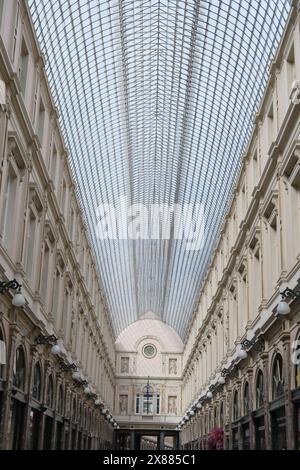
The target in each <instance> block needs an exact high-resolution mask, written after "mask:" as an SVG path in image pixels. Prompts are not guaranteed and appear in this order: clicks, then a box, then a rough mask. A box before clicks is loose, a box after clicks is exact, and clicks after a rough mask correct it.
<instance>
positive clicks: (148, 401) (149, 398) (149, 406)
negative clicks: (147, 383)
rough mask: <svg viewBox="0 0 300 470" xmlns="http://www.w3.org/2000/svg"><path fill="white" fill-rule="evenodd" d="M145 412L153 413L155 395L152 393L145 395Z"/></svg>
mask: <svg viewBox="0 0 300 470" xmlns="http://www.w3.org/2000/svg"><path fill="white" fill-rule="evenodd" d="M143 414H145V415H148V414H149V415H152V414H153V395H151V394H144V395H143Z"/></svg>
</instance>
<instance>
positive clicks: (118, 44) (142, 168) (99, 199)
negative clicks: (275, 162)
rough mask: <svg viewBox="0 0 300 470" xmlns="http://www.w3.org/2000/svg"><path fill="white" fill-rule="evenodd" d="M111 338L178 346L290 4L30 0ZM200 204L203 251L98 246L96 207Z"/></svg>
mask: <svg viewBox="0 0 300 470" xmlns="http://www.w3.org/2000/svg"><path fill="white" fill-rule="evenodd" d="M28 3H29V7H30V10H31V14H32V17H33V21H34V25H35V28H36V31H37V36H38V39H39V42H40V45H41V48H42V50H43V52H44V54H45V56H46V60H47V65H46V68H47V75H48V78H49V83H50V87H51V91H52V93H53V95H54V99H55V101H56V104H57V105H58V108H59V110H60V116H61V117H60V123H61V126H62V130H63V134H64V138H65V141H66V144H67V146H68V147H69V150H70V161H71V167H72V170H73V173H74V177H75V179H76V181H77V192H78V197H79V200H80V203H81V205H82V208H83V210H84V213H85V217H86V222H87V225H88V228H89V235H90V238H91V241H92V244H93V248H94V251H95V256H96V258H97V262H98V268H99V273H100V276H101V279H102V282H103V286H104V290H105V293H106V297H107V301H108V305H109V308H110V313H111V318H112V322H113V325H114V329H115V332H116V334H118V333H119V332H120V331H122V330H123V329H124V328H125V327H126V326H127V325H129V324H130V323H132V322H133V321H135V320H137V319H138V318H139V317H140V316H141V315H143V314H144V313H145V312H147V311H149V310H151V311H153V312H155V314H156V315H158V316H159V317H160V318H161V319H162V320H163V321H165V322H167V323H169V324H170V325H171V326H173V327H174V328H175V330H176V331H177V332H178V333H179V334H180V335H181V336H182V337H184V334H185V331H186V328H187V325H188V323H189V320H190V318H191V315H192V313H193V311H194V309H195V305H196V303H197V299H198V295H199V289H200V286H201V281H202V279H203V276H204V274H205V271H206V268H207V265H208V262H209V259H210V256H211V253H212V250H213V248H214V244H215V241H216V236H217V233H218V230H219V228H220V224H221V223H222V220H223V217H224V212H225V211H226V206H227V203H228V199H229V196H230V191H231V188H232V185H233V181H234V178H235V176H236V174H237V171H238V169H239V165H240V156H241V154H242V151H243V149H244V148H245V146H246V143H247V141H248V139H249V137H250V133H251V128H252V115H253V112H254V111H255V110H256V107H257V105H258V102H259V99H260V98H261V96H262V93H263V89H264V85H265V83H266V79H267V72H268V66H269V64H270V60H271V58H272V56H273V55H274V52H275V49H276V47H277V45H278V43H279V41H280V37H281V35H282V31H283V29H284V26H285V23H286V19H287V16H288V13H289V9H290V6H289V1H288V0H279V1H278V0H276V1H273V0H269V1H265V0H262V1H257V0H251V1H250V0H221V1H219V0H198V1H194V0H100V1H99V0H51V2H49V1H48V0H29V2H28ZM124 195H126V196H127V197H128V200H129V201H130V202H131V203H141V204H146V205H147V206H148V207H149V205H151V204H163V203H164V204H174V203H177V204H187V203H190V204H194V203H201V204H203V207H204V211H205V237H204V246H203V248H202V249H201V250H196V251H188V250H186V246H185V242H184V241H182V240H174V239H170V240H105V241H103V240H101V241H100V240H99V239H97V237H96V233H95V220H96V209H97V206H98V205H99V204H100V203H103V202H108V203H111V204H117V203H118V200H119V196H124Z"/></svg>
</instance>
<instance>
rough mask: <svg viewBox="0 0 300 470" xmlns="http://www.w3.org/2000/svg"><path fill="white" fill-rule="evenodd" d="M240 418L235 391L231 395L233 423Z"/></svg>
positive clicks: (237, 396) (237, 397) (237, 395)
mask: <svg viewBox="0 0 300 470" xmlns="http://www.w3.org/2000/svg"><path fill="white" fill-rule="evenodd" d="M239 417H240V412H239V394H238V391H237V390H236V391H235V392H234V395H233V421H236V420H237V419H239Z"/></svg>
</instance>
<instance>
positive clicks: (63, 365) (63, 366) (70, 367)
mask: <svg viewBox="0 0 300 470" xmlns="http://www.w3.org/2000/svg"><path fill="white" fill-rule="evenodd" d="M59 366H60V370H61V371H63V372H67V371H68V370H76V369H77V366H76V364H75V363H74V362H72V364H66V363H65V362H64V361H61V362H60V364H59Z"/></svg>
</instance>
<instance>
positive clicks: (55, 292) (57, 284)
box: [52, 270, 60, 318]
mask: <svg viewBox="0 0 300 470" xmlns="http://www.w3.org/2000/svg"><path fill="white" fill-rule="evenodd" d="M59 287H60V273H59V271H58V270H56V272H55V279H54V288H53V297H52V315H53V316H54V317H55V318H56V317H57V310H58V301H59Z"/></svg>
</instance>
